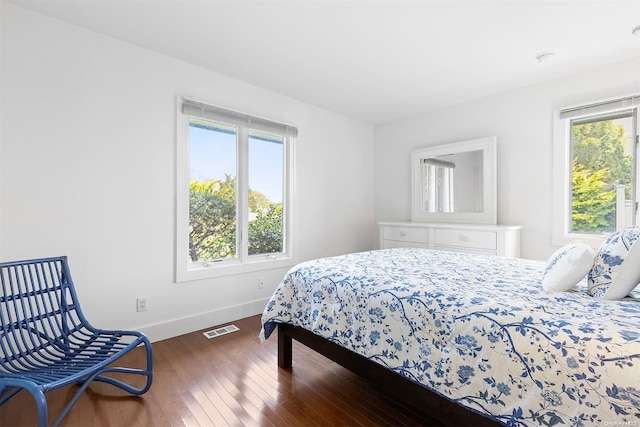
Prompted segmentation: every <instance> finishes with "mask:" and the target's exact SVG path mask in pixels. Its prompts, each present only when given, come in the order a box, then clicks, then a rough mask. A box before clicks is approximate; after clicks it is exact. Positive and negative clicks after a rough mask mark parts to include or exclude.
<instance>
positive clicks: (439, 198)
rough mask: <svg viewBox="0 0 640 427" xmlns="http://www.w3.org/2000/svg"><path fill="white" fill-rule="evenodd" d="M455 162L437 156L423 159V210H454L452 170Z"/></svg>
mask: <svg viewBox="0 0 640 427" xmlns="http://www.w3.org/2000/svg"><path fill="white" fill-rule="evenodd" d="M455 167H456V165H455V163H453V162H449V161H446V160H441V159H437V158H428V159H423V161H422V177H423V182H424V186H423V188H424V198H423V200H424V210H425V212H454V206H453V170H454V168H455Z"/></svg>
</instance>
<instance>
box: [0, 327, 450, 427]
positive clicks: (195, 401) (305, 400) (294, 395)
mask: <svg viewBox="0 0 640 427" xmlns="http://www.w3.org/2000/svg"><path fill="white" fill-rule="evenodd" d="M233 324H235V325H236V326H238V327H239V328H240V331H238V332H233V333H230V334H228V335H223V336H220V337H217V338H213V339H207V338H205V337H204V336H203V335H202V333H201V332H194V333H191V334H187V335H183V336H179V337H176V338H172V339H168V340H164V341H159V342H156V343H154V344H153V351H154V382H153V386H152V387H151V390H149V391H148V392H147V393H146V394H144V395H143V396H141V397H132V396H129V395H127V394H126V393H124V392H122V391H120V390H119V389H116V388H114V387H112V386H109V385H107V384H102V383H93V384H92V385H91V386H90V387H89V389H88V390H87V391H86V392H85V393H84V395H83V396H82V397H81V398H80V400H79V401H78V403H77V404H76V405H75V406H74V408H73V409H72V410H71V412H70V413H69V415H68V416H67V417H66V418H65V420H64V421H63V423H62V426H67V427H71V426H77V427H90V426H114V427H121V426H127V427H129V426H242V425H246V426H253V425H255V426H401V425H422V426H436V425H439V424H437V423H436V422H435V421H434V420H432V419H431V418H430V417H428V415H425V414H422V413H421V412H419V411H417V410H415V409H411V408H409V407H406V406H405V405H403V404H401V403H399V402H397V401H395V400H394V399H393V398H392V397H390V396H388V395H386V394H385V392H384V390H382V389H380V388H379V387H375V386H373V385H371V384H369V383H368V382H366V381H365V380H363V379H362V378H360V377H358V376H357V375H355V374H353V373H351V372H350V371H347V370H346V369H344V368H342V367H340V366H339V365H337V364H335V363H334V362H331V361H330V360H328V359H326V358H325V357H323V356H320V355H319V354H317V353H315V352H313V351H312V350H309V349H307V348H306V347H304V346H303V345H301V344H299V343H296V342H295V341H294V350H293V368H291V369H289V370H283V369H279V368H278V366H277V337H276V336H275V335H274V336H272V337H271V338H269V340H267V341H266V342H265V343H264V344H261V343H260V340H259V338H258V333H259V331H260V317H259V316H253V317H249V318H247V319H242V320H238V321H235V322H233ZM138 350H140V349H136V351H134V352H133V353H132V354H130V355H128V356H127V357H126V359H125V360H126V363H128V364H136V366H142V362H143V354H142V351H138ZM75 388H76V387H75V386H69V387H66V388H63V389H59V390H54V391H52V392H49V393H47V395H46V396H47V399H48V401H49V423H52V422H53V421H54V420H55V419H56V417H57V416H58V414H59V413H60V411H61V410H62V408H63V406H64V404H65V402H67V401H69V399H70V398H71V396H73V393H74V391H75ZM36 422H37V421H36V411H35V403H34V402H33V399H32V398H31V395H30V394H28V393H27V392H25V391H21V392H20V393H19V394H18V395H17V396H15V397H14V398H13V399H11V400H10V401H9V402H7V403H5V404H4V405H3V406H0V426H33V425H36Z"/></svg>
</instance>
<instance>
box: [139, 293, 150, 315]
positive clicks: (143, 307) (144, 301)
mask: <svg viewBox="0 0 640 427" xmlns="http://www.w3.org/2000/svg"><path fill="white" fill-rule="evenodd" d="M147 310H149V300H148V298H147V297H138V298H137V299H136V311H138V312H139V311H147Z"/></svg>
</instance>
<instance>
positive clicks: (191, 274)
mask: <svg viewBox="0 0 640 427" xmlns="http://www.w3.org/2000/svg"><path fill="white" fill-rule="evenodd" d="M295 264H296V262H295V261H294V259H293V258H291V257H281V258H278V259H275V260H274V259H265V260H255V261H251V262H248V263H244V264H241V263H240V262H221V263H217V262H210V263H203V265H202V266H193V267H191V268H187V267H186V266H185V268H184V269H181V268H179V269H178V270H177V271H176V282H177V283H182V282H190V281H194V280H203V279H210V278H215V277H223V276H231V275H235V274H243V273H251V272H254V271H262V270H272V269H275V268H285V267H292V266H293V265H295Z"/></svg>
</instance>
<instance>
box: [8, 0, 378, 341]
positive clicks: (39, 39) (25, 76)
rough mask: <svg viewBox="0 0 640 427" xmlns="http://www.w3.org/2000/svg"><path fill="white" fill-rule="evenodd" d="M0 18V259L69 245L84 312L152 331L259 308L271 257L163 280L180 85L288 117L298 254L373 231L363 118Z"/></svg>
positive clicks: (99, 41) (53, 24)
mask: <svg viewBox="0 0 640 427" xmlns="http://www.w3.org/2000/svg"><path fill="white" fill-rule="evenodd" d="M1 18H2V20H1V29H2V33H1V36H0V37H1V40H2V53H1V57H0V60H1V69H0V72H1V76H2V80H1V86H0V90H1V91H2V100H1V108H2V114H1V125H0V129H1V134H0V137H1V141H2V145H1V147H0V149H1V152H2V157H1V159H0V183H1V184H0V207H1V217H0V236H1V237H0V241H1V243H2V254H1V259H2V261H8V260H14V259H24V258H36V257H45V256H56V255H68V256H69V261H70V266H71V273H72V275H73V278H74V281H75V282H76V287H77V290H78V293H79V297H80V300H81V303H82V306H83V309H84V311H85V314H86V315H87V317H88V318H89V319H90V320H91V321H92V322H93V323H94V324H95V325H96V326H99V327H105V328H110V327H114V328H136V329H142V330H145V331H147V332H148V333H149V334H150V336H151V338H152V339H154V340H157V339H161V338H165V337H169V336H173V335H176V334H180V333H184V332H188V331H191V330H197V329H201V328H205V327H209V326H213V325H215V324H219V323H222V322H225V321H229V320H234V319H237V318H241V317H244V316H248V315H252V314H256V313H260V312H261V311H262V309H263V308H264V305H265V304H266V300H267V298H268V297H269V296H270V295H271V293H272V292H273V290H274V289H275V287H276V285H277V284H278V282H279V281H280V279H281V278H282V276H283V275H284V273H285V270H284V269H276V270H269V271H262V272H257V273H252V274H243V275H236V276H227V277H222V278H218V279H211V280H202V281H197V282H190V283H182V284H176V283H175V282H174V259H175V256H174V250H175V249H174V233H175V227H174V219H175V169H176V168H175V152H176V149H175V135H176V129H175V122H176V111H175V109H176V107H175V105H176V102H175V99H176V96H178V95H184V96H189V97H193V98H196V99H199V100H203V101H207V102H211V103H214V104H217V105H221V106H225V107H227V108H231V109H236V110H239V111H243V112H246V113H250V114H255V115H259V116H264V117H267V118H271V119H273V120H280V121H284V122H287V123H293V124H296V125H297V126H298V127H299V137H298V144H297V148H296V182H297V184H296V195H297V206H298V207H297V213H298V215H297V218H296V221H295V236H294V244H295V248H296V250H297V257H298V260H299V261H302V260H307V259H311V258H317V257H321V256H328V255H335V254H341V253H347V252H353V251H359V250H367V249H371V248H372V247H374V246H375V245H376V242H377V236H376V229H375V223H374V208H373V201H374V198H373V178H374V174H373V165H374V154H373V147H374V128H373V126H371V125H369V124H366V123H363V122H360V121H357V120H353V119H350V118H347V117H344V116H341V115H338V114H335V113H332V112H329V111H326V110H322V109H319V108H317V107H314V106H311V105H308V104H304V103H301V102H298V101H296V100H293V99H289V98H286V97H284V96H281V95H279V94H276V93H273V92H269V91H266V90H263V89H260V88H257V87H254V86H250V85H247V84H244V83H241V82H238V81H235V80H233V79H230V78H227V77H224V76H221V75H219V74H215V73H212V72H209V71H205V70H203V69H200V68H197V67H194V66H191V65H189V64H186V63H183V62H180V61H177V60H174V59H171V58H168V57H165V56H162V55H158V54H156V53H153V52H150V51H147V50H143V49H141V48H138V47H135V46H132V45H130V44H126V43H123V42H121V41H118V40H116V39H113V38H109V37H106V36H103V35H100V34H97V33H93V32H89V31H87V30H84V29H82V28H79V27H76V26H72V25H68V24H65V23H63V22H61V21H58V20H55V19H51V18H48V17H46V16H44V15H40V14H37V13H34V12H31V11H28V10H26V9H23V8H21V7H19V6H16V5H13V4H10V3H3V4H2V16H1ZM259 276H262V277H264V278H265V279H266V283H265V287H264V289H261V290H259V289H258V286H257V284H258V279H257V278H258V277H259ZM137 296H148V298H149V307H150V310H149V311H147V312H142V313H136V311H135V300H136V297H137ZM256 334H257V331H256Z"/></svg>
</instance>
